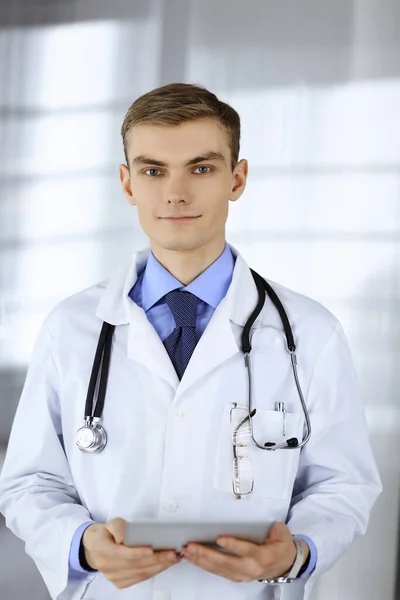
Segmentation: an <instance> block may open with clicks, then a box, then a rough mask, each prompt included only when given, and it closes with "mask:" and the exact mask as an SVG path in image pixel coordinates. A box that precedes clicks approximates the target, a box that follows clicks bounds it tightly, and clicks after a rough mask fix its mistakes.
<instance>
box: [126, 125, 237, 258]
mask: <svg viewBox="0 0 400 600" xmlns="http://www.w3.org/2000/svg"><path fill="white" fill-rule="evenodd" d="M210 153H213V154H214V155H216V156H211V157H210V158H205V156H206V155H207V154H210ZM202 157H203V158H202ZM128 160H129V169H128V168H127V167H126V166H125V165H121V167H120V177H121V184H122V187H123V190H124V193H125V195H126V197H127V198H128V201H129V203H130V204H133V205H136V206H137V209H138V216H139V220H140V224H141V226H142V228H143V230H144V232H145V233H146V234H147V235H148V237H149V238H150V240H151V243H152V248H153V249H155V248H157V247H158V248H162V249H164V250H175V251H185V250H189V251H190V250H196V249H198V248H204V247H205V246H212V247H217V246H218V245H219V247H220V248H223V244H224V242H225V223H226V219H227V216H228V202H229V200H230V199H231V200H237V199H238V198H239V197H240V196H241V194H242V192H243V190H244V188H245V185H246V177H247V161H246V160H241V161H240V162H239V163H237V165H236V167H235V169H234V171H233V172H232V168H231V151H230V147H229V144H228V139H227V135H226V133H225V132H224V130H223V129H222V127H221V126H220V124H219V122H218V121H217V120H216V119H211V118H207V119H201V120H196V121H189V122H186V123H181V124H180V125H176V126H171V127H168V126H160V125H146V124H144V125H139V126H135V127H133V128H132V129H131V131H130V132H129V134H128ZM189 163H190V164H189ZM174 217H192V218H190V219H187V220H173V218H174ZM221 251H222V250H221Z"/></svg>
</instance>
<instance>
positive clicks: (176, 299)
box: [164, 290, 199, 327]
mask: <svg viewBox="0 0 400 600" xmlns="http://www.w3.org/2000/svg"><path fill="white" fill-rule="evenodd" d="M164 298H165V301H166V303H167V304H168V306H169V308H170V309H171V312H172V314H173V316H174V319H175V323H176V326H177V327H196V309H197V304H198V302H199V298H198V297H197V296H195V295H194V294H191V293H190V292H184V291H180V290H173V291H172V292H169V293H168V294H166V295H165V296H164Z"/></svg>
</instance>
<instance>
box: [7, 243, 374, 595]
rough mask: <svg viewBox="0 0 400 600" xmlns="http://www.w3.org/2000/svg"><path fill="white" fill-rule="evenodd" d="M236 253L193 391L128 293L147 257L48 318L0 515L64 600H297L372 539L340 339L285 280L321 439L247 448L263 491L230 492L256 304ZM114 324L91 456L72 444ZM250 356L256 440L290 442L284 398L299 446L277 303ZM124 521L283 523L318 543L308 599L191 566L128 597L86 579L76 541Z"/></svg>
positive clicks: (366, 465) (357, 418) (369, 465)
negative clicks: (285, 438) (236, 411)
mask: <svg viewBox="0 0 400 600" xmlns="http://www.w3.org/2000/svg"><path fill="white" fill-rule="evenodd" d="M233 251H234V252H235V254H237V255H238V256H237V260H236V264H235V268H234V273H233V279H232V283H231V286H230V288H229V290H228V293H227V295H226V297H225V298H224V299H223V300H222V302H221V303H220V304H219V306H218V307H217V309H216V311H215V313H214V315H213V317H212V319H211V321H210V323H209V324H208V326H207V328H206V330H205V332H204V333H203V335H202V337H201V339H200V340H199V343H198V344H197V346H196V349H195V351H194V354H193V356H192V358H191V361H190V363H189V365H188V367H187V369H186V372H185V374H184V376H183V378H182V380H181V381H180V382H179V380H178V377H177V375H176V373H175V370H174V368H173V366H172V363H171V361H170V359H169V357H168V354H167V352H166V350H165V349H164V346H163V344H162V342H161V341H160V339H159V337H158V335H157V333H156V331H155V330H154V328H153V327H152V325H151V324H150V323H149V321H148V320H147V318H146V315H145V313H144V311H143V310H142V309H141V308H139V307H138V306H137V305H136V304H134V303H133V302H132V301H131V300H130V298H129V297H128V292H129V290H130V289H131V287H132V285H133V284H134V283H135V281H136V280H137V267H136V265H137V264H139V263H141V262H142V261H143V260H145V258H146V257H147V254H148V250H145V251H143V252H140V253H138V254H137V255H136V256H134V257H133V261H131V263H130V264H129V265H128V266H126V267H125V268H122V269H121V270H120V271H119V272H118V273H117V274H116V275H115V276H114V277H113V278H111V280H110V281H109V282H107V283H103V284H99V285H95V286H93V287H91V288H89V289H87V290H84V291H82V292H80V293H78V294H76V295H74V296H72V297H70V298H68V299H66V300H64V301H63V302H61V303H60V304H59V305H58V306H57V307H56V308H55V309H54V310H53V311H52V312H51V313H50V315H49V316H48V317H47V319H46V320H45V322H44V324H43V326H42V328H41V331H40V333H39V336H38V339H37V342H36V344H35V347H34V350H33V354H32V358H31V363H30V366H29V370H28V375H27V379H26V382H25V386H24V390H23V393H22V397H21V400H20V403H19V406H18V409H17V413H16V417H15V421H14V424H13V428H12V432H11V437H10V442H9V447H8V452H7V455H6V460H5V464H4V469H3V472H2V476H1V480H0V510H1V511H2V512H3V513H4V515H5V517H6V523H7V526H8V527H9V528H10V529H11V530H12V531H13V532H14V533H15V534H16V535H17V536H18V537H20V538H21V539H22V540H24V541H25V543H26V552H27V553H28V555H30V556H31V557H32V559H33V560H34V561H35V563H36V565H37V568H38V569H39V571H40V573H41V575H42V577H43V579H44V581H45V583H46V585H47V587H48V589H49V592H50V594H51V597H52V598H53V599H55V598H58V599H59V600H78V599H80V598H83V599H85V600H89V599H91V600H118V599H121V600H128V599H132V600H204V599H206V598H207V600H217V599H218V600H220V599H221V598H229V600H244V599H246V600H255V599H258V598H260V599H261V598H264V599H265V598H267V599H268V598H275V597H279V596H280V595H281V597H282V598H283V599H284V600H287V599H288V600H299V599H300V598H303V597H304V598H308V597H309V593H310V590H311V587H312V585H313V582H314V580H315V577H316V576H318V574H320V573H322V572H324V571H326V570H327V569H329V568H330V567H331V566H332V565H333V564H334V563H335V561H336V560H337V559H338V558H339V557H340V556H341V554H342V553H343V552H344V551H345V550H346V548H347V547H348V546H349V544H350V543H351V542H352V540H353V539H354V537H355V536H358V535H360V534H362V533H364V532H365V529H366V527H367V523H368V518H369V514H370V510H371V507H372V505H373V503H374V501H375V499H376V497H377V496H378V495H379V493H380V491H381V485H380V480H379V475H378V472H377V469H376V465H375V462H374V459H373V456H372V453H371V448H370V443H369V440H368V434H367V428H366V423H365V418H364V412H363V406H362V402H361V400H360V397H359V392H358V389H357V382H356V377H355V373H354V369H353V365H352V360H351V357H350V353H349V349H348V346H347V343H346V340H345V337H344V334H343V331H342V328H341V326H340V324H339V323H338V321H337V320H336V319H335V317H334V316H333V315H332V314H331V313H330V312H329V311H327V310H326V309H325V308H323V307H322V306H321V305H320V304H318V303H316V302H314V301H312V300H310V299H309V298H306V297H304V296H301V295H299V294H297V293H295V292H292V291H290V290H288V289H286V288H284V287H282V286H280V285H277V284H272V285H273V287H274V288H275V290H276V291H277V293H278V295H279V297H280V299H281V301H282V303H283V305H284V306H285V308H286V310H287V313H288V316H289V319H290V321H291V325H292V328H293V332H294V336H295V339H296V341H297V346H298V369H299V378H300V382H301V385H302V388H303V391H304V394H305V396H306V402H307V405H308V409H309V412H310V416H311V424H312V437H311V441H310V442H309V444H308V445H307V446H306V447H305V448H304V449H302V450H301V451H298V450H295V451H293V450H281V451H277V452H267V451H262V450H259V449H257V448H256V447H255V446H252V447H249V448H247V454H248V456H250V457H251V459H252V461H253V465H254V473H255V486H254V492H253V493H252V494H250V495H249V496H246V497H243V498H242V500H240V501H239V500H236V499H235V497H234V495H233V493H232V481H231V469H232V446H231V443H230V433H229V410H230V408H231V406H232V403H233V402H237V403H238V404H239V405H240V406H242V405H243V406H247V402H248V379H247V371H246V369H245V366H244V361H243V354H242V352H241V350H240V348H241V333H242V329H243V326H244V324H245V322H246V320H247V318H248V316H249V315H250V314H251V312H252V311H253V309H254V307H255V305H256V303H257V292H256V287H255V284H254V282H253V279H252V276H251V273H250V270H249V267H248V266H247V264H246V263H245V261H244V260H243V258H242V257H241V256H240V255H239V254H238V253H237V251H236V250H235V249H234V248H233ZM102 320H106V321H108V322H109V323H112V324H115V325H117V327H116V330H115V337H114V343H113V351H112V356H111V365H110V374H109V379H108V387H107V394H106V401H105V408H104V413H103V417H104V419H103V421H102V422H103V425H104V427H105V429H106V431H107V434H108V444H107V447H106V448H105V450H104V451H103V452H101V453H100V454H98V455H92V456H90V455H85V454H83V453H82V452H80V451H79V449H78V447H77V446H76V444H75V438H76V431H77V429H79V427H81V426H82V424H83V414H84V405H85V399H86V392H87V387H88V381H89V377H90V372H91V368H92V363H93V357H94V353H95V349H96V345H97V341H98V336H99V332H100V328H101V323H102ZM252 345H253V351H252V370H253V382H252V384H253V394H254V395H253V399H254V400H253V405H255V406H256V407H257V415H256V417H255V418H254V430H255V435H256V436H257V438H258V439H259V440H261V441H263V440H268V441H269V440H272V441H275V440H279V439H281V430H282V420H281V418H282V417H281V415H280V414H279V413H277V412H275V403H276V402H277V401H283V402H285V405H286V408H287V410H288V412H289V414H288V435H290V436H297V437H301V435H302V429H303V417H302V411H301V405H300V401H299V398H298V394H297V390H296V386H295V383H294V379H293V374H292V370H291V364H290V357H289V354H288V352H287V350H286V340H285V337H284V334H283V328H282V324H281V320H280V318H279V316H278V313H277V311H276V309H275V307H274V306H273V305H272V303H271V301H270V300H269V298H267V300H266V303H265V306H264V309H263V311H262V312H261V314H260V315H259V317H258V318H257V320H256V322H255V323H254V326H253V329H252ZM114 517H122V518H124V519H126V520H128V521H129V520H132V519H135V518H140V517H152V518H159V519H165V518H170V519H172V520H176V521H179V520H181V519H208V518H213V519H214V518H221V520H229V519H238V520H242V519H255V520H258V519H259V520H261V519H262V520H270V519H274V520H281V521H286V522H287V523H288V526H289V528H290V530H291V531H292V533H298V534H304V535H307V536H309V537H310V538H311V539H312V540H313V541H314V543H315V544H316V546H317V549H318V564H317V568H316V570H315V572H314V574H313V576H311V577H310V578H309V580H308V582H307V583H306V585H305V593H304V592H303V584H298V583H297V582H296V583H295V584H286V586H281V589H280V590H279V588H275V590H274V589H272V588H271V587H270V586H265V585H264V584H261V583H259V582H257V581H254V582H250V583H240V584H238V583H233V582H231V581H229V580H227V579H224V578H222V577H217V576H214V575H211V574H209V573H207V572H205V571H203V570H200V569H198V568H197V567H195V566H193V565H190V564H189V563H187V562H186V561H183V562H182V563H180V564H178V565H174V566H172V567H171V568H170V569H168V570H167V571H165V572H164V573H162V574H160V575H157V576H156V577H154V578H152V579H151V580H148V581H145V582H142V583H140V584H137V585H135V586H131V587H130V588H126V589H124V590H118V589H117V588H116V587H115V586H114V585H113V584H112V583H110V582H109V581H108V580H107V579H106V578H105V577H104V576H103V575H102V574H101V573H99V574H93V573H91V574H87V575H86V574H83V575H82V577H81V578H80V579H73V578H72V577H71V573H69V570H68V556H69V551H70V546H71V540H72V537H73V534H74V532H75V531H76V529H77V528H78V526H79V525H81V524H82V523H83V522H85V521H87V520H88V519H90V518H92V519H93V520H94V521H96V522H106V521H108V520H110V519H112V518H114Z"/></svg>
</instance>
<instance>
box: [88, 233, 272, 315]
mask: <svg viewBox="0 0 400 600" xmlns="http://www.w3.org/2000/svg"><path fill="white" fill-rule="evenodd" d="M229 246H230V248H231V250H232V253H233V255H234V256H235V257H236V262H235V266H234V270H233V275H232V282H231V285H230V286H229V289H228V292H227V294H226V296H225V298H224V299H223V300H222V302H224V303H225V304H226V309H227V312H228V315H229V319H230V320H231V321H232V322H233V323H235V324H236V325H240V326H241V327H243V326H244V325H245V323H246V321H247V319H248V317H249V315H250V314H251V312H252V311H253V310H254V308H255V306H256V303H257V299H258V296H257V289H256V287H255V283H254V280H253V277H252V275H251V272H250V268H249V267H248V265H247V263H246V261H245V260H244V259H243V257H242V256H241V255H240V253H239V252H238V251H237V250H236V249H235V248H234V247H233V246H232V245H231V244H230V245H229ZM149 254H150V248H145V249H144V250H141V251H139V252H137V253H136V254H134V255H133V256H132V259H131V260H130V261H129V263H127V264H125V265H123V266H122V267H120V268H119V269H118V271H117V272H116V274H115V275H114V276H112V277H111V278H110V280H109V281H108V282H107V283H106V285H105V290H104V292H103V294H102V297H101V299H100V302H99V304H98V306H97V310H96V316H97V317H99V318H100V319H102V320H103V321H107V323H111V324H112V325H123V324H126V323H129V322H131V321H132V320H135V319H141V318H142V317H143V316H145V312H144V310H143V309H141V308H140V307H139V306H137V304H135V303H134V302H133V301H132V300H131V298H130V297H129V292H130V290H131V289H132V287H133V286H134V285H135V283H136V281H137V279H138V274H139V273H141V271H142V269H143V266H144V265H145V263H146V262H147V258H148V256H149ZM263 312H264V311H263ZM263 312H262V313H261V314H260V315H259V316H258V317H257V319H256V321H255V322H254V325H253V327H260V326H261V325H263ZM146 319H147V317H146Z"/></svg>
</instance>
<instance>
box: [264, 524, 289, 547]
mask: <svg viewBox="0 0 400 600" xmlns="http://www.w3.org/2000/svg"><path fill="white" fill-rule="evenodd" d="M288 536H289V537H290V538H291V537H292V534H291V533H290V531H289V529H288V527H287V525H285V523H280V522H279V521H276V522H275V523H274V524H273V526H272V528H271V530H270V532H269V535H268V537H267V539H266V541H267V542H268V543H270V544H273V543H274V542H285V541H286V540H287V539H288Z"/></svg>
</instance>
